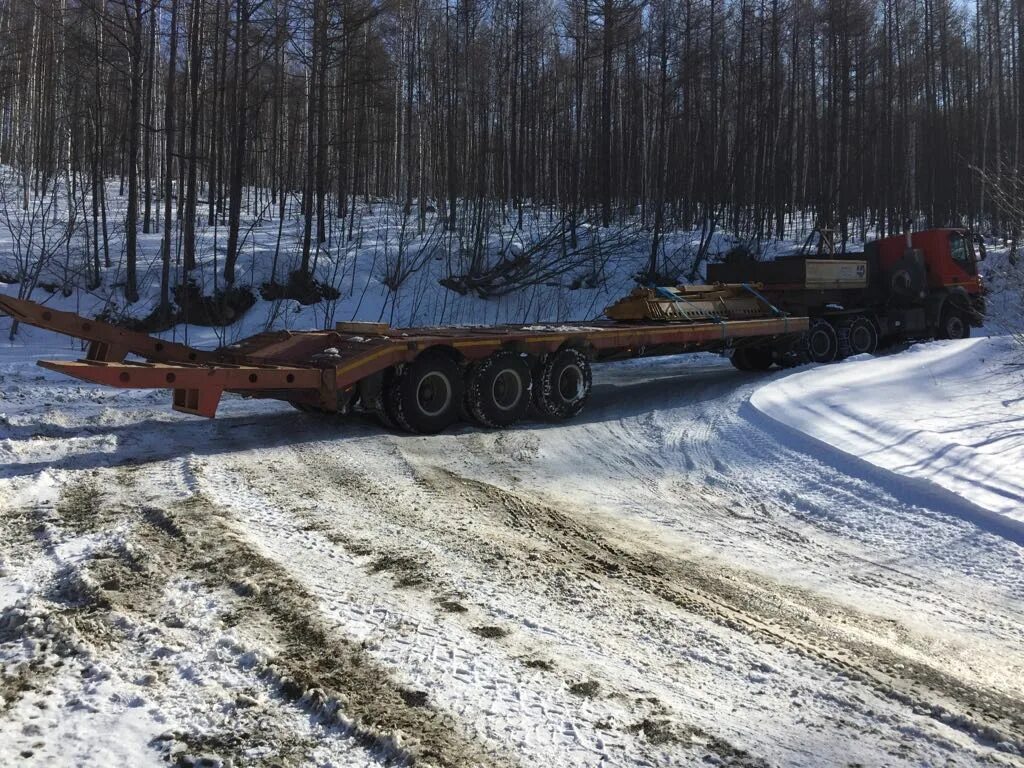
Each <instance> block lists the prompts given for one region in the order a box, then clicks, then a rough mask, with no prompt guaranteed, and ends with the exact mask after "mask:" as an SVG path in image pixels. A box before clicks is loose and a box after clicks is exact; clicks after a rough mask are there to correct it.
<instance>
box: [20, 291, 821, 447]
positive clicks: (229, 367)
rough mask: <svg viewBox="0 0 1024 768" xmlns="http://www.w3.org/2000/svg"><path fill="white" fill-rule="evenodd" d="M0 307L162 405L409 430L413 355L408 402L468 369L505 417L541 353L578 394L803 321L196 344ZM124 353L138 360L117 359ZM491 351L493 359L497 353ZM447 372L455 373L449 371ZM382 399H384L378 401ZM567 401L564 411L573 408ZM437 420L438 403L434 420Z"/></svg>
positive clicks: (25, 306) (365, 333)
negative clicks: (232, 401) (227, 406)
mask: <svg viewBox="0 0 1024 768" xmlns="http://www.w3.org/2000/svg"><path fill="white" fill-rule="evenodd" d="M0 311H3V312H6V313H7V314H9V315H11V316H12V317H13V318H15V319H16V320H18V321H19V322H22V323H25V324H29V325H34V326H37V327H41V328H45V329H48V330H52V331H56V332H58V333H62V334H65V335H69V336H74V337H77V338H81V339H84V340H86V341H88V342H89V346H88V352H87V355H86V357H85V359H82V360H78V361H74V362H71V361H47V360H41V361H39V365H41V366H43V367H45V368H48V369H50V370H53V371H57V372H59V373H63V374H66V375H68V376H73V377H75V378H78V379H83V380H85V381H91V382H96V383H98V384H104V385H107V386H112V387H122V388H136V389H168V390H171V391H172V393H173V399H172V402H173V407H174V408H175V409H176V410H179V411H183V412H186V413H192V414H197V415H201V416H207V417H212V416H214V414H215V413H216V410H217V406H218V403H219V402H220V398H221V396H222V394H223V393H224V392H231V393H234V394H239V395H243V396H248V397H262V398H276V399H280V400H285V401H288V402H291V403H292V404H294V405H295V406H296V407H299V408H301V409H303V410H314V411H323V412H341V413H347V412H349V411H350V410H351V409H352V408H353V407H354V406H355V405H356V404H357V403H358V404H360V405H361V407H362V408H364V409H365V410H373V411H378V412H380V413H381V414H382V416H384V419H385V421H389V422H396V421H397V422H398V423H399V425H401V426H405V427H407V428H411V429H413V431H425V432H429V431H436V430H434V429H432V428H429V427H425V428H417V427H416V426H412V427H410V426H409V423H410V419H412V416H411V415H410V414H409V413H408V410H409V409H408V407H407V408H406V409H405V415H404V417H403V408H402V397H403V394H402V391H399V390H402V387H403V386H404V387H405V390H409V388H410V387H411V386H412V385H409V384H403V383H402V382H400V381H397V377H398V376H399V374H400V373H402V372H403V371H405V369H406V368H411V369H417V370H418V369H420V368H423V369H431V365H429V364H427V363H422V362H418V361H423V360H428V361H435V362H434V363H433V368H434V369H437V370H433V369H431V370H427V372H426V373H424V374H423V380H422V381H421V382H420V383H419V384H418V385H416V386H417V387H419V388H418V389H417V390H416V392H415V393H414V394H413V395H410V396H409V397H410V398H411V399H410V400H408V402H410V403H412V407H413V408H416V407H418V405H417V398H419V397H420V395H421V394H423V393H426V395H427V397H426V400H428V401H429V400H430V397H429V396H433V397H434V401H435V405H436V404H439V403H441V402H443V401H442V395H441V394H434V393H435V390H437V391H441V392H442V394H443V393H444V392H447V395H446V396H447V397H448V400H449V401H450V400H452V399H453V398H455V397H456V396H458V399H459V400H460V401H461V400H462V399H463V397H464V396H465V395H466V393H468V392H476V391H481V386H480V380H481V377H484V378H486V382H487V385H486V386H485V387H483V390H487V391H486V392H485V394H484V395H481V397H484V398H485V399H489V401H490V405H491V411H493V413H494V414H496V416H495V418H493V419H488V418H487V417H483V416H481V418H480V419H477V420H478V421H482V422H483V423H490V421H497V422H501V421H503V420H504V419H505V418H506V417H505V415H504V414H503V412H502V411H501V406H502V401H501V396H502V393H503V392H512V393H514V392H515V391H516V390H515V387H516V386H518V387H519V388H520V390H524V391H520V392H519V397H520V399H521V397H522V396H526V397H529V394H528V391H529V390H530V389H531V384H533V383H534V382H539V381H540V379H538V375H540V374H539V373H538V371H540V368H543V367H544V366H545V365H547V366H548V367H549V368H550V365H549V364H548V363H550V361H551V359H552V358H553V357H559V355H562V357H564V358H565V361H564V362H565V365H567V366H568V368H566V370H568V371H569V374H568V375H569V376H570V380H569V381H568V383H567V384H565V382H563V379H564V378H565V376H566V374H565V371H562V373H560V374H559V377H560V378H559V381H557V382H554V384H551V382H550V381H549V382H548V385H546V386H547V389H546V390H545V391H547V392H548V395H549V396H552V397H556V396H557V391H556V390H557V388H561V387H563V384H565V387H568V389H566V390H565V391H566V392H567V393H568V394H570V395H571V394H573V392H574V390H572V389H571V388H572V387H576V390H577V391H580V390H582V389H583V388H584V386H585V389H586V390H587V392H586V393H582V392H580V394H583V395H585V394H588V393H589V386H590V373H589V364H590V363H600V362H603V361H608V360H620V359H625V358H630V357H648V356H655V355H667V354H678V353H683V352H696V351H725V350H728V349H730V348H733V347H736V346H742V345H745V344H759V345H762V346H764V345H769V344H779V343H782V342H784V341H786V340H790V341H791V340H792V339H793V338H794V337H795V336H797V335H799V334H801V333H803V332H804V331H806V329H807V319H806V318H794V317H784V316H771V317H758V318H756V319H739V320H702V321H698V322H675V321H669V322H666V321H641V322H621V321H600V322H589V323H550V324H537V325H502V326H490V327H472V326H470V327H442V328H388V327H386V326H383V325H380V324H376V323H338V324H337V326H336V328H334V329H333V330H324V331H303V332H292V331H274V332H268V333H261V334H258V335H256V336H252V337H249V338H247V339H243V340H241V341H239V342H237V343H235V344H230V345H227V346H224V347H221V348H219V349H216V350H212V351H204V350H198V349H194V348H192V347H188V346H185V345H183V344H178V343H174V342H168V341H164V340H161V339H158V338H156V337H153V336H148V335H146V334H143V333H137V332H132V331H127V330H124V329H122V328H119V327H116V326H113V325H111V324H108V323H105V322H102V321H98V320H89V319H87V318H83V317H80V316H78V315H75V314H72V313H68V312H61V311H58V310H54V309H49V308H47V307H46V306H44V305H41V304H38V303H35V302H31V301H25V300H19V299H14V298H10V297H5V296H0ZM765 311H766V313H767V312H768V310H767V309H766V310H765ZM748 314H749V313H748ZM564 350H571V351H572V359H571V360H570V359H569V357H570V356H569V354H568V352H566V353H565V354H562V352H563V351H564ZM128 355H136V356H139V357H142V358H144V360H143V361H131V360H126V359H125V358H126V357H127V356H128ZM445 359H447V360H448V361H450V364H449V363H448V362H445ZM496 360H498V361H504V362H503V363H501V364H500V365H499V364H498V363H496V362H495V361H496ZM545 361H547V362H545ZM485 362H486V363H487V364H486V365H485V364H484V363H485ZM527 365H528V366H530V367H531V369H532V372H531V373H530V374H529V375H528V380H526V376H525V375H522V374H520V373H518V372H519V371H521V370H522V369H523V366H527ZM565 365H563V368H564V367H565ZM453 366H457V367H458V371H459V373H457V374H455V373H452V371H454V370H456V369H455V367H453ZM502 366H504V367H502ZM538 366H539V367H538ZM495 368H497V369H498V372H497V373H495V371H494V369H495ZM583 368H586V370H583ZM480 369H485V370H484V373H480V372H479V371H480ZM540 373H543V371H540ZM549 373H550V371H549ZM456 376H457V377H458V378H459V379H460V381H458V382H457V381H455V377H456ZM474 376H476V378H475V379H474ZM517 376H518V379H519V380H518V384H517V379H516V377H517ZM542 378H543V377H542ZM549 379H550V376H549ZM396 382H397V383H396ZM552 386H554V387H555V390H552V389H551V388H552ZM474 387H475V389H474ZM487 387H490V389H489V390H488V389H487ZM446 388H447V389H446ZM403 391H404V390H403ZM395 392H397V394H395ZM511 398H512V395H511V394H508V395H506V397H505V402H508V401H510V399H511ZM536 399H537V398H536V397H535V398H534V400H535V401H536ZM389 402H390V403H392V404H393V407H389V406H388V403H389ZM444 402H446V405H445V407H446V408H448V409H449V410H450V409H451V408H452V407H453V406H452V404H451V403H450V402H447V401H444ZM535 404H536V402H535ZM521 405H522V404H521V403H519V401H515V405H514V409H513V410H515V412H516V413H519V411H520V410H521ZM425 407H426V406H425ZM522 407H523V408H525V406H522ZM541 410H542V411H544V410H545V409H544V408H542V409H541ZM547 410H548V411H550V410H551V409H547ZM568 410H570V411H573V413H574V412H576V411H578V408H576V409H575V410H573V408H569V409H568ZM389 411H393V412H392V413H391V418H390V419H388V418H387V413H386V412H389ZM470 411H471V412H472V411H473V409H472V408H470ZM427 412H429V408H428V409H427V411H425V413H427ZM463 413H465V408H463ZM548 415H551V416H558V415H559V414H558V413H554V412H551V413H548ZM565 415H572V413H566V414H565ZM424 418H426V417H424ZM446 420H448V415H447V412H446V415H445V418H444V419H442V420H441V421H446ZM428 421H429V420H428ZM425 423H427V422H425ZM429 423H430V424H432V423H433V422H429ZM497 425H499V426H505V424H500V423H499V424H497ZM492 426H493V424H492ZM442 428H443V427H442Z"/></svg>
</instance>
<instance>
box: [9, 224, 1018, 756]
mask: <svg viewBox="0 0 1024 768" xmlns="http://www.w3.org/2000/svg"><path fill="white" fill-rule="evenodd" d="M387 215H389V214H387V211H386V209H381V210H378V212H377V213H376V214H373V215H372V216H371V214H370V213H367V215H366V217H365V224H366V227H367V228H366V231H365V232H363V233H362V235H361V243H362V244H361V245H360V246H359V247H358V248H353V249H350V250H346V249H345V248H340V249H338V250H337V251H336V252H332V253H330V254H323V259H322V260H321V262H320V269H322V270H335V269H336V270H337V272H336V275H344V280H343V281H342V282H344V283H345V284H347V285H348V286H350V288H351V290H349V291H346V292H345V293H344V295H343V297H342V298H341V299H340V300H339V301H338V302H336V303H334V304H329V305H312V306H309V307H303V306H300V305H298V304H296V303H294V302H290V301H284V302H268V301H259V302H257V304H256V306H255V307H254V308H253V309H252V310H250V311H249V312H248V313H247V314H246V315H245V317H244V318H243V320H242V321H241V322H239V323H237V324H235V325H233V326H231V327H228V328H225V329H209V328H196V327H194V326H192V327H185V326H178V327H176V328H174V329H172V330H170V331H168V332H167V333H166V335H167V336H168V337H173V338H176V339H177V340H187V341H188V342H189V343H192V344H197V345H201V346H206V347H210V346H215V345H217V344H221V343H231V342H233V341H237V340H238V339H240V338H242V337H244V336H246V335H249V334H252V333H256V332H259V331H262V330H264V329H265V328H267V327H287V328H293V329H301V328H319V327H323V326H325V325H327V324H329V323H331V322H333V321H334V320H344V319H349V318H353V319H358V320H370V321H374V320H378V319H384V320H391V321H393V322H395V324H396V325H398V324H414V323H430V322H449V323H490V322H511V323H516V324H518V325H520V326H521V327H534V326H536V327H545V328H547V327H550V326H547V325H542V324H543V323H544V322H547V321H550V322H552V323H554V324H558V323H561V322H563V321H565V320H569V319H573V320H585V319H589V318H593V317H596V316H597V315H598V314H599V313H600V309H601V307H603V306H604V305H605V304H607V303H610V301H611V300H613V299H614V298H617V296H618V295H621V294H623V293H625V292H626V289H627V287H628V285H629V282H630V277H629V276H630V274H632V271H633V270H634V269H635V267H636V265H637V264H638V263H640V261H641V260H642V258H643V249H642V248H641V249H638V251H637V252H636V253H635V254H631V255H629V254H627V255H623V256H622V258H621V259H620V260H619V261H617V262H616V263H615V264H614V265H611V266H612V267H613V268H612V269H610V271H609V275H608V280H607V281H606V282H605V283H603V284H601V285H598V286H595V287H590V288H586V287H585V288H578V289H574V288H570V287H567V286H565V285H550V286H542V287H539V288H537V289H535V290H533V291H532V292H526V293H521V294H513V295H510V296H507V297H504V298H502V299H494V300H483V299H480V298H475V297H472V296H454V295H450V294H446V292H444V291H441V290H438V289H437V287H436V286H437V282H436V281H437V277H438V270H439V269H441V267H440V266H439V265H434V264H431V265H429V266H428V267H426V268H425V269H424V271H423V272H422V273H421V274H418V275H417V276H414V277H413V278H410V280H409V281H408V282H407V283H406V284H404V285H403V286H402V288H401V289H400V290H399V291H398V292H397V293H396V292H392V291H391V290H390V289H388V288H387V287H386V286H385V285H384V283H383V282H382V279H381V278H382V271H381V265H382V264H384V263H385V262H387V260H388V259H389V258H391V256H389V255H388V254H389V253H390V254H392V256H393V251H392V250H389V249H392V248H393V247H394V244H393V243H391V242H390V241H389V236H388V235H387V232H388V223H387V221H386V220H384V219H383V218H381V217H386V216H387ZM266 229H267V230H275V234H276V227H267V228H266ZM374 232H376V233H378V234H379V235H380V237H379V238H374V237H371V235H372V234H373V233H374ZM250 237H251V239H250V240H248V241H247V247H248V248H250V249H253V248H255V249H265V248H268V247H270V245H269V237H270V236H269V235H265V234H262V233H261V229H260V227H253V228H251V229H250ZM696 237H697V235H696V234H694V235H689V234H685V233H683V234H678V233H677V234H676V235H674V238H675V242H676V243H677V245H678V247H680V248H682V247H684V246H685V245H686V244H687V243H690V242H692V241H693V239H694V238H696ZM143 241H144V247H145V248H147V251H146V252H147V253H148V254H150V256H152V254H153V253H154V252H155V251H154V250H153V248H152V246H153V243H155V242H156V241H155V239H154V238H152V237H151V238H149V239H146V238H143ZM726 243H727V241H726V240H725V239H724V238H723V239H722V243H721V246H722V247H724V246H725V245H726ZM257 254H258V250H257V251H254V252H253V254H252V255H253V258H252V259H251V260H247V261H248V264H249V267H250V271H248V272H245V271H244V272H243V274H245V276H246V277H245V279H246V280H251V281H252V282H253V283H254V284H258V282H259V281H260V280H262V279H265V277H266V275H265V274H261V273H260V272H259V270H260V265H261V264H263V260H262V259H260V258H257V257H256V256H257ZM242 266H243V267H244V266H245V265H242ZM202 269H203V272H202V275H203V276H204V280H207V279H209V278H210V276H211V275H212V270H213V264H212V263H211V262H204V264H203V267H202ZM144 274H148V275H152V274H153V271H152V270H149V271H144ZM329 274H330V272H329V271H328V272H325V273H323V274H322V276H324V277H326V276H329ZM107 277H108V280H107V283H106V285H107V287H106V288H104V289H103V291H100V292H97V293H95V294H89V293H86V292H83V291H80V290H72V291H71V292H70V293H69V295H68V296H63V295H62V293H61V291H59V290H57V291H55V292H54V293H53V294H50V293H46V292H43V291H37V292H36V294H34V295H33V298H35V299H37V300H46V301H48V302H49V303H50V305H51V306H54V307H57V308H61V309H68V310H72V311H81V312H85V313H92V312H95V311H99V309H101V308H102V307H104V306H106V305H107V304H108V303H109V301H110V300H111V298H115V299H116V287H115V286H114V283H116V274H114V273H111V274H109V275H108V276H107ZM153 289H154V286H153V283H152V282H151V281H149V282H146V283H144V286H143V294H144V299H143V304H145V303H146V302H150V303H151V302H152V300H153V297H154V295H155V294H154V290H153ZM0 290H2V291H4V292H5V293H12V294H14V293H16V292H17V290H18V286H16V285H7V286H4V285H0ZM104 291H107V293H104ZM147 306H148V305H147ZM998 306H999V313H998V316H999V318H1001V319H1000V322H1001V323H1003V324H1004V325H1003V326H1000V327H996V326H995V325H993V326H992V328H990V329H987V330H989V332H992V333H993V334H995V335H993V336H991V337H990V338H988V337H985V338H977V339H971V340H968V341H965V342H942V343H934V344H927V345H916V346H912V347H911V348H910V349H908V350H905V351H902V352H897V353H894V354H890V355H886V356H884V357H879V358H875V359H867V360H851V361H848V362H844V363H842V364H838V365H832V366H819V367H806V368H801V369H796V370H793V371H775V372H772V373H769V374H765V375H750V374H743V373H740V372H738V371H736V370H734V369H733V368H732V366H731V365H730V364H729V362H728V361H727V360H725V359H724V358H721V357H718V356H714V355H704V354H702V355H689V356H680V357H667V358H660V359H651V360H640V361H631V362H624V363H615V364H608V365H602V366H599V367H597V368H596V369H595V375H594V393H593V397H592V398H591V401H590V402H589V404H588V406H587V408H586V410H585V411H584V413H583V414H582V415H581V416H580V417H578V418H576V419H574V420H572V421H569V422H566V423H560V424H548V423H543V422H540V421H536V420H530V421H527V422H526V423H523V424H522V425H520V426H519V427H517V428H515V429H512V430H507V431H494V432H492V431H485V430H480V429H476V428H471V427H468V426H464V427H459V428H457V429H454V430H451V431H449V432H448V433H445V434H442V435H437V436H431V437H419V436H410V435H401V434H393V433H390V432H388V431H386V430H384V429H382V428H381V427H380V426H379V425H377V424H375V423H372V422H370V421H368V420H366V419H358V418H353V419H349V420H345V421H324V420H322V419H318V418H315V417H310V416H306V415H300V414H297V413H296V412H295V411H293V410H292V409H290V408H289V407H287V406H286V405H284V404H281V403H276V402H273V401H253V400H244V399H241V398H237V397H226V398H225V399H224V401H223V402H222V405H221V410H220V413H219V415H218V418H217V419H216V420H213V421H207V420H202V419H197V418H194V417H190V416H185V415H182V414H178V413H175V412H173V411H171V410H170V409H169V402H168V399H169V397H168V393H167V392H163V391H145V390H110V389H104V388H101V387H96V386H92V385H89V384H83V383H81V382H78V381H75V380H71V379H67V378H63V377H61V376H59V375H57V374H55V373H53V372H51V371H48V370H44V369H40V368H37V367H35V366H34V365H33V363H34V361H35V360H37V359H39V358H47V357H55V358H76V357H80V356H81V347H80V345H79V343H78V342H75V341H71V340H68V339H62V338H60V337H56V336H54V335H52V334H48V333H45V332H41V331H39V330H37V329H28V328H23V329H21V330H20V331H19V333H18V335H17V337H16V339H15V341H14V342H12V343H9V344H5V345H4V346H3V347H2V348H0V665H2V674H0V764H2V765H15V764H18V765H47V766H49V765H80V764H100V763H103V764H120V765H132V766H136V765H138V766H144V765H154V766H157V765H166V764H168V762H170V763H172V764H177V765H227V764H229V762H230V764H233V765H271V764H273V765H283V766H300V765H323V766H327V765H335V766H362V765H381V764H391V765H396V764H397V765H401V764H409V763H413V762H416V763H418V764H425V765H433V764H437V765H453V766H477V765H499V766H506V765H518V764H523V763H532V764H537V765H551V766H556V765H557V766H574V765H576V766H591V765H597V764H603V765H680V764H704V763H707V764H714V765H741V766H763V765H787V766H788V765H804V766H815V767H816V766H821V765H831V764H850V763H853V764H861V765H946V764H953V763H955V764H958V765H974V764H977V765H981V764H996V765H1014V764H1021V763H1022V761H1024V716H1022V712H1024V650H1022V649H1024V547H1022V546H1021V537H1020V535H1019V533H1018V530H1017V529H1015V528H1013V527H1012V526H1011V523H1013V524H1016V522H1018V521H1019V520H1020V515H1019V512H1020V507H1021V505H1020V498H1021V483H1020V477H1019V474H1020V473H1019V471H1015V464H1016V465H1018V466H1019V459H1020V458H1021V450H1022V448H1021V445H1022V440H1021V438H1020V437H1019V435H1018V433H1019V432H1020V424H1019V423H1017V422H1019V421H1020V420H1021V418H1022V416H1024V413H1022V410H1021V402H1022V401H1021V399H1020V397H1021V394H1020V393H1021V392H1022V391H1024V387H1022V385H1021V376H1022V369H1021V368H1020V367H1019V366H1018V365H1017V363H1018V362H1019V354H1020V353H1019V350H1021V347H1019V346H1018V345H1017V344H1016V342H1015V339H1014V338H1013V337H1012V336H1011V335H998V334H1006V333H1007V332H1008V331H1010V330H1012V329H1013V327H1014V323H1015V320H1014V317H1015V315H1014V312H1016V311H1017V308H1018V307H1019V303H1014V302H1013V301H1009V300H1007V301H1005V302H1003V303H1002V304H1000V305H998ZM140 314H144V311H143V312H140ZM7 323H8V321H7V320H5V319H0V333H3V334H4V335H5V336H6V331H7V330H8V328H9V325H8V324H7ZM868 393H870V394H871V397H870V398H869V397H868ZM1014 420H1017V421H1016V422H1015V421H1014ZM903 478H906V480H904V479H903ZM1015 498H1016V502H1015V501H1014V499H1015Z"/></svg>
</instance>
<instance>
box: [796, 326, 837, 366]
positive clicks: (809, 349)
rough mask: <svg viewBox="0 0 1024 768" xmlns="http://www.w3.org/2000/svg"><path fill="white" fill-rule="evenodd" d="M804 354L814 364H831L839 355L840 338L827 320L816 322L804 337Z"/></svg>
mask: <svg viewBox="0 0 1024 768" xmlns="http://www.w3.org/2000/svg"><path fill="white" fill-rule="evenodd" d="M804 354H805V355H806V357H807V360H808V361H809V362H812V363H831V362H832V361H834V360H835V359H836V357H837V356H838V355H839V337H838V336H837V335H836V329H835V328H833V327H832V324H831V323H830V322H828V321H827V320H815V321H814V322H813V323H811V327H810V328H809V329H808V330H807V335H806V336H805V337H804Z"/></svg>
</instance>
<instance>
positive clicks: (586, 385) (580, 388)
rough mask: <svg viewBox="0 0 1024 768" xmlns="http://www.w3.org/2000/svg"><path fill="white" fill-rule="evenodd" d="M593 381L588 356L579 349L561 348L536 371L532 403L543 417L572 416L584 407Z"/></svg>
mask: <svg viewBox="0 0 1024 768" xmlns="http://www.w3.org/2000/svg"><path fill="white" fill-rule="evenodd" d="M592 382H593V374H592V372H591V370H590V361H589V360H587V356H586V355H584V354H583V353H582V352H580V351H579V350H578V349H572V348H569V347H567V348H565V349H560V350H559V351H558V352H555V353H554V354H553V355H551V356H549V357H548V358H547V359H546V360H545V361H544V362H543V363H542V364H541V366H540V368H538V369H537V371H536V374H535V377H534V382H533V404H534V406H536V408H537V410H538V411H539V412H540V414H541V416H543V417H544V418H546V419H551V420H555V421H558V420H562V419H569V418H572V417H573V416H575V415H576V414H578V413H579V412H580V411H582V410H583V406H584V405H585V404H586V402H587V400H588V398H589V397H590V388H591V384H592Z"/></svg>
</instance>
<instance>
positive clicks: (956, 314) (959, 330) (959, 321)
mask: <svg viewBox="0 0 1024 768" xmlns="http://www.w3.org/2000/svg"><path fill="white" fill-rule="evenodd" d="M970 335H971V324H970V322H968V320H967V316H966V315H965V314H964V312H963V311H962V310H961V309H960V308H959V307H957V306H954V305H953V304H950V303H948V302H947V304H946V306H945V307H943V308H942V316H941V317H940V318H939V338H940V339H966V338H968V337H969V336H970Z"/></svg>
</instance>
